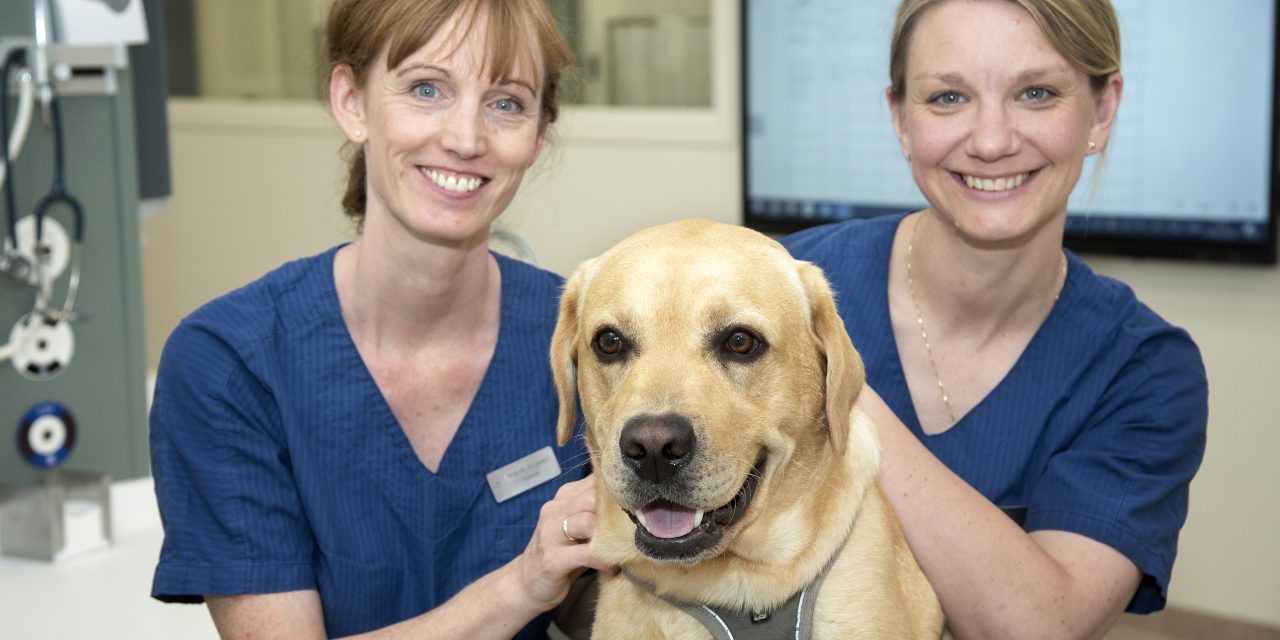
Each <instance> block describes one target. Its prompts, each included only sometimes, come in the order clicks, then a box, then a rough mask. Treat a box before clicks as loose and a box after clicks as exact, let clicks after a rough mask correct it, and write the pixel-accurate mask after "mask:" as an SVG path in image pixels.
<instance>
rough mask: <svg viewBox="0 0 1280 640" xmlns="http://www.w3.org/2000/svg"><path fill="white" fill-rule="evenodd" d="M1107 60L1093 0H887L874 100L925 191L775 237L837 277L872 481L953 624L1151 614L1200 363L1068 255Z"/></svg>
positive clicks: (1102, 3) (1199, 419) (1002, 630)
mask: <svg viewBox="0 0 1280 640" xmlns="http://www.w3.org/2000/svg"><path fill="white" fill-rule="evenodd" d="M1119 69H1120V31H1119V25H1118V24H1117V20H1116V15H1115V12H1114V10H1113V9H1112V7H1111V4H1110V2H1109V1H1108V0H966V1H961V0H904V1H903V2H902V3H901V4H900V5H899V10H898V18H897V23H896V26H895V30H894V35H893V39H892V48H891V53H890V82H891V84H890V87H889V90H888V102H889V107H890V111H891V112H892V115H893V125H894V130H895V131H896V133H897V135H898V139H899V141H900V143H901V149H902V153H903V156H904V158H905V159H906V161H907V162H908V163H909V164H910V166H911V170H912V173H913V175H914V177H915V180H916V183H917V185H918V186H919V187H920V190H921V192H922V193H923V194H924V196H925V198H926V199H927V201H928V203H929V206H928V208H926V209H925V210H923V211H919V212H915V213H912V214H910V215H906V216H892V217H886V218H880V219H873V220H866V221H851V222H848V223H841V224H837V225H832V226H828V227H819V228H817V229H813V230H809V231H806V232H801V233H799V234H796V235H794V236H791V237H789V238H787V239H785V240H784V244H786V245H787V246H788V248H789V249H790V250H791V251H792V253H793V254H794V255H795V256H796V257H797V258H800V259H804V260H810V261H812V262H814V263H816V264H818V265H819V266H821V267H822V268H823V269H824V270H825V271H826V272H827V275H828V277H829V278H830V279H831V281H832V285H833V288H834V289H835V291H836V297H837V300H838V302H839V306H840V311H841V314H842V316H843V317H844V319H845V324H846V326H847V327H848V329H849V334H850V336H851V337H852V339H853V343H854V344H855V345H856V346H857V347H858V349H859V351H860V352H861V353H862V355H863V357H864V359H865V362H866V370H867V380H868V382H869V384H870V387H869V389H868V391H867V392H866V394H865V396H864V398H863V399H862V400H861V404H862V405H863V406H864V408H866V409H868V410H869V411H870V413H871V414H872V415H873V416H874V417H875V418H876V419H877V422H878V424H879V426H880V432H881V439H882V442H883V449H884V467H883V483H884V486H885V490H886V493H887V495H888V497H889V499H890V500H891V502H892V503H893V506H894V509H895V511H896V512H897V514H898V516H899V518H900V520H901V522H902V528H903V531H904V533H905V534H906V536H907V540H908V542H909V543H910V545H911V549H912V551H913V552H914V553H915V555H916V558H917V559H918V560H919V562H920V566H921V568H923V569H924V572H925V574H926V575H927V576H928V578H929V580H930V582H931V583H932V584H933V586H934V588H935V590H936V591H937V593H938V596H939V599H940V600H941V602H942V605H943V609H944V611H945V613H946V615H947V620H948V626H949V627H950V629H951V630H952V632H953V633H954V635H955V636H956V637H957V638H1060V637H1061V638H1083V637H1101V636H1102V635H1103V634H1104V633H1105V631H1106V630H1107V629H1108V628H1110V627H1111V625H1112V624H1113V623H1114V622H1115V620H1116V619H1117V618H1118V617H1119V616H1120V614H1121V612H1123V611H1125V610H1129V611H1132V612H1138V613H1145V612H1149V611H1154V610H1158V609H1160V608H1162V607H1163V606H1164V602H1165V596H1166V593H1167V589H1168V585H1169V578H1170V574H1171V570H1172V565H1173V560H1174V556H1175V555H1176V551H1177V538H1178V531H1179V529H1180V528H1181V527H1182V524H1183V522H1184V521H1185V519H1186V515H1187V501H1188V485H1189V483H1190V481H1191V478H1192V476H1194V474H1195V472H1196V470H1197V468H1198V467H1199V465H1200V461H1201V459H1202V457H1203V453H1204V444H1205V428H1206V422H1207V384H1206V379H1205V370H1204V365H1203V363H1202V361H1201V358H1200V353H1199V351H1198V349H1197V348H1196V345H1195V344H1194V343H1193V342H1192V340H1191V338H1190V337H1189V336H1188V335H1187V334H1186V332H1184V331H1182V330H1181V329H1178V328H1176V327H1173V326H1171V325H1170V324H1169V323H1167V322H1165V321H1164V320H1163V319H1161V318H1160V317H1159V316H1157V315H1156V314H1155V313H1154V312H1152V311H1151V310H1150V309H1149V308H1147V307H1146V306H1145V305H1143V304H1142V303H1141V302H1139V301H1138V300H1137V299H1136V298H1135V296H1134V294H1133V292H1132V291H1131V290H1130V289H1129V288H1128V287H1126V286H1125V285H1123V284H1121V283H1119V282H1116V281H1115V280H1112V279H1110V278H1107V277H1104V276H1100V275H1097V274H1095V273H1093V272H1092V271H1091V270H1090V269H1089V267H1088V266H1087V265H1086V264H1085V263H1084V262H1082V261H1081V260H1080V259H1079V258H1077V257H1076V256H1075V255H1073V254H1071V253H1070V252H1068V251H1066V250H1064V249H1063V247H1062V237H1063V229H1064V224H1065V219H1066V213H1067V199H1068V196H1069V194H1070V193H1071V191H1072V189H1073V188H1074V187H1075V186H1076V184H1077V182H1078V181H1079V178H1080V174H1081V170H1082V166H1083V164H1084V160H1085V157H1086V156H1087V155H1090V154H1094V153H1099V152H1101V151H1103V150H1104V149H1105V148H1106V144H1107V140H1108V138H1109V136H1110V133H1111V131H1112V127H1113V124H1114V123H1115V118H1116V111H1117V109H1118V107H1119V104H1120V96H1121V93H1122V88H1123V79H1122V77H1121V75H1120V71H1119ZM870 389H874V391H872V390H870ZM1006 514H1007V515H1006ZM1008 516H1013V517H1008Z"/></svg>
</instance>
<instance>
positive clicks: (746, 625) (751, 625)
mask: <svg viewBox="0 0 1280 640" xmlns="http://www.w3.org/2000/svg"><path fill="white" fill-rule="evenodd" d="M845 542H848V539H847V538H846V539H845ZM843 549H844V544H841V545H840V549H839V550H837V551H836V553H835V554H834V555H832V556H831V559H830V560H828V561H827V566H825V567H823V568H822V571H821V572H820V573H819V574H818V577H816V578H814V579H813V582H810V583H809V584H807V585H805V586H804V588H803V589H801V590H800V591H799V592H797V593H796V594H795V595H792V596H791V597H790V598H788V599H787V601H786V602H784V603H782V604H781V605H779V606H778V607H777V608H776V609H773V610H772V611H751V612H739V611H734V610H725V609H723V608H720V607H711V606H709V605H705V604H700V603H696V602H686V601H684V600H679V599H677V598H672V597H671V596H666V595H662V594H660V593H657V592H656V591H655V590H654V587H653V585H651V584H649V583H648V582H645V581H644V580H641V579H640V578H637V577H636V576H635V574H633V573H631V571H629V570H627V569H626V568H625V567H624V568H623V569H622V574H623V575H625V576H626V577H627V579H628V580H630V581H631V582H632V583H633V584H635V585H636V586H637V587H640V588H641V589H644V590H645V591H648V592H649V593H651V594H653V595H655V596H657V597H659V598H662V599H663V600H665V601H666V602H667V603H668V604H671V605H672V606H674V607H676V608H678V609H680V610H681V611H683V612H685V613H687V614H689V615H690V616H693V619H694V620H697V621H698V622H699V623H701V624H702V626H704V627H706V628H707V631H710V632H711V637H712V638H714V640H782V639H784V638H787V639H790V638H794V639H795V640H808V639H809V638H812V637H813V607H814V603H815V602H816V601H817V600H818V589H820V588H822V581H823V580H825V579H826V578H827V573H829V572H830V571H831V566H832V565H834V564H835V563H836V558H838V557H839V556H840V551H841V550H843Z"/></svg>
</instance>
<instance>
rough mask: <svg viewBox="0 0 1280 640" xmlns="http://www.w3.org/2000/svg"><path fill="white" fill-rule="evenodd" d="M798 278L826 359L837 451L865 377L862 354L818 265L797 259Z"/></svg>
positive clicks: (841, 448) (831, 425)
mask: <svg viewBox="0 0 1280 640" xmlns="http://www.w3.org/2000/svg"><path fill="white" fill-rule="evenodd" d="M800 279H801V281H803V282H804V288H805V295H806V296H807V297H808V299H809V316H810V321H811V322H812V326H813V332H814V335H816V336H817V338H818V348H819V349H820V350H821V351H822V355H823V357H824V358H825V360H826V362H825V366H826V377H827V380H826V383H827V394H826V400H827V407H826V410H827V425H828V427H827V428H828V429H830V436H831V445H832V446H833V447H835V450H836V452H837V453H838V454H843V453H844V451H845V447H846V446H847V445H848V441H849V429H850V424H849V422H850V420H851V417H850V416H851V413H852V412H853V405H854V403H856V402H857V401H858V394H859V393H861V392H862V385H863V383H864V382H865V381H866V376H865V373H864V372H863V368H862V358H860V357H859V356H858V352H857V351H855V350H854V348H853V343H852V342H851V341H850V340H849V333H848V332H847V331H845V329H844V320H842V319H841V318H840V314H839V312H837V311H836V302H835V298H834V296H833V295H832V293H831V285H830V284H828V283H827V278H826V276H825V275H823V273H822V269H819V268H818V267H817V266H815V265H813V264H810V263H807V262H801V263H800Z"/></svg>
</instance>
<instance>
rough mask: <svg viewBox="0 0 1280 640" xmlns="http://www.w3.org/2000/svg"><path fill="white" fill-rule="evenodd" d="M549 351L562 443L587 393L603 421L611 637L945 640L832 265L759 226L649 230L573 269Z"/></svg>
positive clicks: (606, 611) (601, 624) (596, 421)
mask: <svg viewBox="0 0 1280 640" xmlns="http://www.w3.org/2000/svg"><path fill="white" fill-rule="evenodd" d="M869 304H883V301H870V302H869ZM551 358H552V367H553V370H554V373H555V381H556V386H557V389H558V391H559V395H560V420H559V425H558V429H559V437H560V441H561V443H563V442H564V441H565V440H566V439H567V438H568V437H569V436H570V434H571V433H572V429H573V426H574V423H575V421H576V418H577V416H576V408H575V405H576V400H577V399H578V398H579V396H580V398H581V404H582V411H583V413H584V417H585V420H586V425H587V428H586V444H587V448H588V450H589V452H590V454H591V462H592V464H593V465H594V467H595V477H596V478H597V482H598V483H599V486H598V489H599V493H598V496H599V498H598V500H599V505H598V510H597V525H596V533H595V538H594V539H593V540H592V541H591V551H592V553H593V554H594V555H596V556H597V557H599V558H601V559H603V560H605V561H607V562H611V563H614V564H616V565H618V566H620V567H622V568H623V574H621V575H619V576H617V577H613V578H608V579H605V581H604V583H603V584H602V586H601V592H600V600H599V603H598V605H597V609H596V621H595V626H594V629H593V637H595V638H607V639H611V640H612V639H615V638H664V639H665V638H672V639H680V638H708V637H713V638H729V637H738V638H741V637H747V636H748V635H750V634H751V633H753V632H758V631H763V630H764V629H763V628H762V627H761V626H760V625H774V626H778V627H781V629H782V630H785V634H784V635H780V636H777V637H787V638H791V637H796V636H795V635H794V634H793V632H792V631H791V630H790V629H791V628H792V627H797V628H800V630H801V631H804V632H808V631H810V630H811V631H812V637H816V638H875V639H883V638H938V637H939V635H940V634H941V629H942V611H941V608H940V607H939V604H938V599H937V597H936V596H935V594H934V592H933V590H932V588H931V587H930V586H929V583H928V582H927V581H926V580H925V577H924V574H923V573H921V571H920V568H919V566H918V565H917V564H916V561H915V559H914V558H913V557H912V555H911V552H910V550H909V549H908V548H907V545H906V542H905V540H904V539H903V536H902V533H901V531H900V530H899V528H898V524H897V521H896V520H895V519H894V515H893V512H892V510H891V508H890V506H889V503H888V502H887V501H886V499H885V496H884V494H883V493H882V491H881V489H880V486H879V484H878V474H879V464H880V451H879V441H878V439H877V435H876V430H875V426H874V425H873V424H871V423H870V421H869V419H868V418H867V417H866V415H865V414H863V413H862V412H861V411H860V410H857V409H855V408H854V401H855V400H856V399H857V396H858V393H859V392H860V391H861V389H862V385H863V380H864V378H863V370H862V361H861V359H860V358H859V357H858V354H857V352H856V351H854V349H853V345H852V344H851V343H850V341H849V336H848V334H847V333H846V332H845V330H844V325H843V323H842V321H841V319H840V317H839V316H838V315H837V313H836V308H835V303H834V301H833V299H832V295H831V290H830V287H829V286H828V284H827V281H826V279H825V278H824V277H823V275H822V272H821V271H820V270H819V269H818V268H817V267H815V266H813V265H811V264H808V263H805V262H800V261H797V260H795V259H793V258H791V257H790V256H789V255H788V254H787V252H786V250H785V249H784V248H783V247H782V246H781V245H779V244H778V243H776V242H774V241H772V240H770V239H768V238H766V237H765V236H763V235H761V234H758V233H756V232H754V231H750V230H747V229H744V228H742V227H736V226H731V225H724V224H717V223H712V222H707V221H702V220H691V221H684V222H677V223H673V224H668V225H663V226H659V227H654V228H652V229H648V230H645V231H642V232H640V233H638V234H636V235H634V236H631V237H630V238H627V239H626V240H624V241H623V242H621V243H620V244H618V245H617V246H616V247H614V248H613V249H611V250H610V251H608V252H607V253H605V254H604V255H602V256H600V257H598V258H595V259H593V260H589V261H587V262H584V263H583V264H582V265H581V266H580V267H578V269H577V270H576V271H575V272H574V274H573V276H572V277H571V278H570V279H569V282H568V284H567V285H566V288H565V292H564V296H563V298H562V300H561V305H560V315H559V318H558V324H557V326H556V331H555V336H554V338H553V340H552V354H551ZM806 599H807V600H806ZM744 630H745V632H744ZM751 637H763V636H755V635H752V636H751Z"/></svg>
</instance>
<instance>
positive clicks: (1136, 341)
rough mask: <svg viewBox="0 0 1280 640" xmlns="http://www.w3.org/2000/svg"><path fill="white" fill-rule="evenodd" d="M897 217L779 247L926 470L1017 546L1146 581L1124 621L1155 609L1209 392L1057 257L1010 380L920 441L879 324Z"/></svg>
mask: <svg viewBox="0 0 1280 640" xmlns="http://www.w3.org/2000/svg"><path fill="white" fill-rule="evenodd" d="M902 219H903V216H898V215H895V216H883V217H879V218H874V219H871V220H853V221H849V222H843V223H837V224H834V225H827V226H823V227H816V228H813V229H808V230H806V231H802V232H800V233H797V234H794V235H792V236H789V237H787V238H784V239H783V240H782V243H783V244H784V245H785V246H786V247H787V248H788V249H789V250H790V251H791V253H792V255H793V256H795V257H796V258H799V259H801V260H807V261H810V262H813V263H815V264H817V265H818V266H819V267H821V268H822V269H823V270H824V271H825V272H826V274H827V278H828V279H829V280H830V281H831V284H832V288H833V289H834V291H835V294H836V303H837V307H838V308H839V311H840V315H841V317H842V318H843V319H844V322H845V326H846V328H847V329H848V331H849V336H850V337H851V338H852V339H853V344H854V346H855V347H857V349H858V352H859V353H860V354H861V355H862V358H863V360H864V362H865V365H866V370H867V382H868V383H869V384H870V385H871V387H872V388H873V389H875V390H876V392H877V393H879V394H880V395H881V397H883V398H884V400H885V402H886V403H888V405H889V407H890V408H892V409H893V411H894V413H895V414H897V416H898V418H900V419H901V420H902V421H903V423H905V424H906V426H907V427H908V428H909V429H910V430H911V431H912V433H914V434H915V435H916V437H917V438H919V439H920V440H921V442H923V443H924V445H925V446H926V447H927V448H928V449H929V451H930V452H932V453H933V454H934V455H935V456H937V458H938V459H939V460H941V461H942V462H943V463H944V464H946V465H947V467H948V468H950V469H951V470H952V471H953V472H955V473H956V474H957V475H959V476H960V477H961V478H963V479H964V480H965V481H967V482H968V483H969V484H970V485H971V486H973V487H974V489H976V490H978V491H979V492H981V493H982V495H984V496H986V497H987V499H989V500H991V501H992V502H993V503H994V504H996V505H997V506H1000V507H1003V508H1005V509H1007V510H1009V511H1023V510H1025V513H1026V520H1025V523H1024V528H1025V529H1026V530H1027V531H1035V530H1041V529H1052V530H1061V531H1070V532H1073V533H1078V534H1080V535H1083V536H1086V537H1089V538H1092V539H1094V540H1097V541H1099V542H1102V543H1103V544H1106V545H1108V546H1110V547H1112V548H1114V549H1116V550H1117V551H1119V552H1120V553H1122V554H1124V556H1125V557H1127V558H1129V559H1130V560H1131V561H1133V563H1134V564H1136V565H1137V566H1138V568H1139V569H1141V570H1142V572H1143V580H1142V584H1141V586H1140V587H1139V589H1138V592H1137V593H1136V594H1135V595H1134V597H1133V600H1132V601H1131V602H1130V603H1129V606H1128V610H1129V611H1131V612H1135V613H1146V612H1151V611H1157V610H1159V609H1162V608H1163V607H1164V604H1165V599H1166V595H1167V591H1168V585H1169V579H1170V576H1171V573H1172V570H1173V561H1174V557H1175V556H1176V554H1177V543H1178V531H1179V530H1180V529H1181V528H1182V524H1183V522H1185V520H1186V517H1187V501H1188V486H1189V484H1190V482H1191V478H1192V476H1194V475H1195V472H1196V470H1197V469H1198V468H1199V466H1200V461H1201V459H1202V458H1203V456H1204V446H1205V428H1206V423H1207V421H1208V384H1207V381H1206V378H1205V370H1204V364H1203V363H1202V361H1201V358H1200V352H1199V350H1198V349H1197V348H1196V345H1195V343H1194V342H1192V340H1191V338H1190V336H1188V335H1187V333H1186V332H1185V331H1183V330H1181V329H1178V328H1177V327H1174V326H1172V325H1170V324H1169V323H1167V322H1165V321H1164V320H1163V319H1161V318H1160V317H1159V316H1157V315H1156V314H1155V313H1154V312H1152V311H1151V310H1150V309H1149V308H1147V307H1146V306H1145V305H1143V304H1142V303H1141V302H1139V301H1138V300H1137V298H1136V297H1135V296H1134V294H1133V291H1132V290H1130V289H1129V287H1127V286H1125V285H1124V284H1122V283H1120V282H1117V281H1116V280H1113V279H1111V278H1107V277H1105V276H1100V275H1097V274H1095V273H1094V272H1093V271H1091V270H1090V269H1089V267H1088V266H1087V265H1085V263H1084V262H1082V261H1081V260H1080V259H1079V258H1077V257H1076V256H1075V255H1074V254H1072V253H1070V252H1068V253H1067V260H1068V265H1069V266H1068V275H1067V280H1066V283H1065V284H1064V286H1063V289H1062V292H1061V294H1060V295H1059V297H1058V301H1057V303H1056V304H1055V305H1054V308H1053V310H1052V312H1051V313H1050V314H1049V317H1048V318H1047V319H1046V320H1045V322H1044V324H1043V326H1041V327H1040V329H1039V331H1038V332H1037V333H1036V334H1035V336H1034V337H1033V338H1032V340H1031V342H1030V343H1029V344H1028V345H1027V347H1026V350H1025V351H1024V352H1023V353H1022V355H1021V357H1019V359H1018V361H1017V362H1016V363H1015V364H1014V366H1013V368H1012V369H1011V370H1010V371H1009V373H1008V374H1006V376H1005V378H1004V379H1003V380H1001V381H1000V382H999V383H998V384H997V385H996V387H995V388H994V389H992V391H991V392H990V394H988V395H987V397H986V398H984V399H983V400H982V401H981V402H980V403H979V404H978V405H977V406H976V407H974V409H973V410H972V411H970V412H969V413H968V414H965V415H964V416H962V417H961V418H960V421H959V422H958V423H956V424H955V425H954V426H953V427H952V428H950V429H948V430H947V431H944V432H942V433H940V434H937V435H927V434H925V433H924V431H923V430H922V429H921V427H920V420H919V418H918V417H917V416H916V412H915V406H914V404H913V403H912V401H911V395H910V391H909V390H908V388H907V383H906V377H905V375H904V374H903V371H902V362H901V359H900V358H899V354H898V347H897V342H896V341H895V338H894V335H893V327H892V324H891V322H890V319H889V294H888V282H889V257H890V254H891V250H892V246H893V236H894V232H895V231H896V230H897V228H898V224H899V223H900V222H901V221H902Z"/></svg>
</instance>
